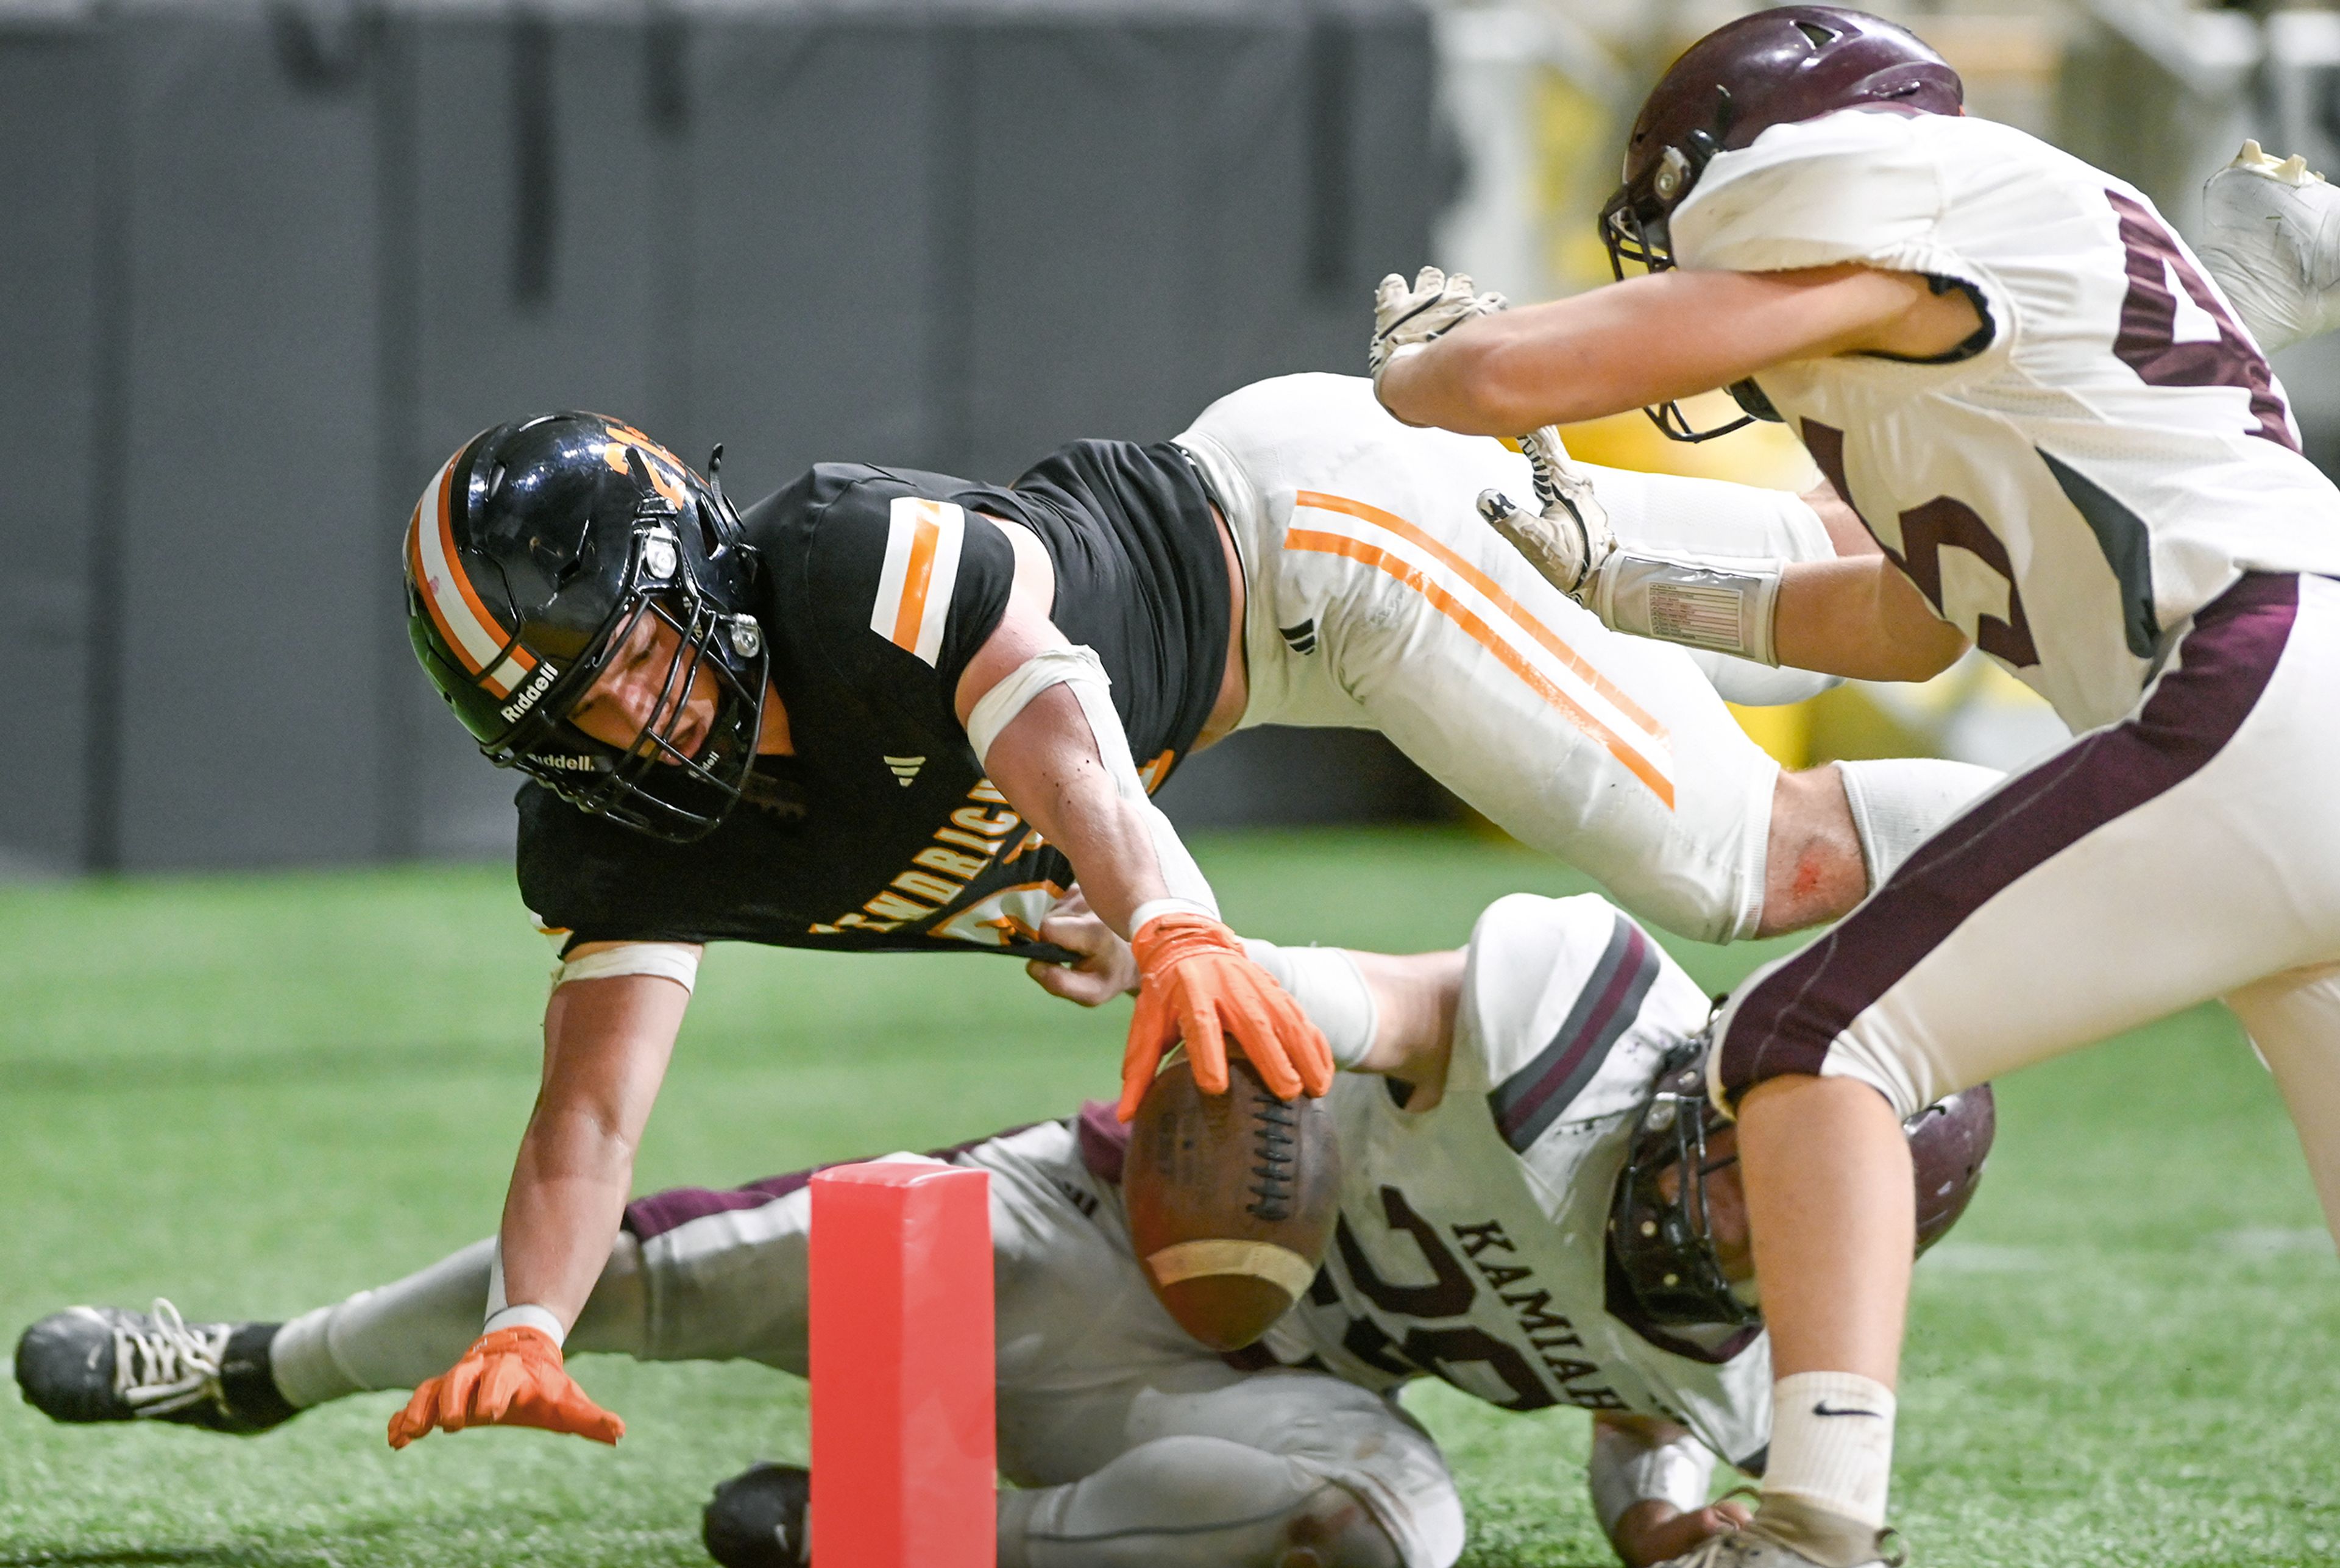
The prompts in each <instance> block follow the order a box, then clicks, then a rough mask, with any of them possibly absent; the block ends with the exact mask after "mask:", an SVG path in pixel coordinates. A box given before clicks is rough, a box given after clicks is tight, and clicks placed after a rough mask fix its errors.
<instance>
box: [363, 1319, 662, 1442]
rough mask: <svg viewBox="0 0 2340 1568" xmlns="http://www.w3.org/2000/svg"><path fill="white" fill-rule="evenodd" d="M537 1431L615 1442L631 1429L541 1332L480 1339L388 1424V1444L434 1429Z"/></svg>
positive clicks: (503, 1332) (511, 1331)
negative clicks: (589, 1391) (573, 1373)
mask: <svg viewBox="0 0 2340 1568" xmlns="http://www.w3.org/2000/svg"><path fill="white" fill-rule="evenodd" d="M466 1426H535V1427H541V1428H542V1429H543V1430H545V1431H547V1432H566V1433H569V1434H572V1435H574V1436H578V1437H590V1438H591V1439H592V1440H593V1441H594V1442H596V1443H615V1442H617V1441H618V1439H619V1438H620V1437H623V1436H624V1435H625V1434H626V1424H625V1423H624V1422H622V1421H620V1420H619V1419H618V1418H617V1417H616V1416H614V1415H612V1414H610V1413H609V1412H608V1411H606V1410H604V1409H602V1408H601V1407H600V1405H598V1404H594V1403H593V1402H592V1400H590V1399H589V1398H587V1397H586V1394H585V1391H584V1390H583V1389H581V1388H580V1387H578V1386H577V1384H576V1383H575V1382H574V1381H573V1380H572V1379H571V1378H570V1375H569V1374H568V1373H567V1372H565V1371H563V1370H562V1369H561V1362H560V1346H559V1345H555V1344H553V1343H552V1336H551V1335H549V1334H547V1333H545V1332H544V1330H542V1329H540V1328H500V1329H498V1330H496V1331H495V1333H493V1334H484V1335H481V1336H480V1337H479V1338H478V1339H475V1340H473V1341H472V1342H471V1349H469V1350H467V1351H465V1352H463V1358H462V1359H461V1361H458V1362H457V1363H456V1364H455V1365H453V1366H451V1367H449V1368H448V1369H447V1370H446V1371H444V1372H442V1373H441V1374H439V1375H438V1376H436V1377H434V1378H432V1379H431V1381H430V1382H428V1383H426V1384H423V1385H422V1386H421V1387H420V1388H418V1389H416V1390H415V1391H414V1397H413V1398H411V1399H410V1400H408V1401H407V1402H406V1408H405V1409H403V1410H402V1411H400V1412H399V1413H398V1414H396V1415H393V1416H392V1417H391V1418H390V1445H391V1446H392V1448H403V1447H405V1446H406V1445H407V1444H410V1443H411V1442H413V1441H414V1440H415V1439H416V1438H418V1437H423V1436H427V1435H429V1434H430V1433H431V1430H432V1429H433V1428H434V1427H435V1428H438V1429H440V1430H441V1431H446V1432H461V1431H462V1430H463V1428H465V1427H466Z"/></svg>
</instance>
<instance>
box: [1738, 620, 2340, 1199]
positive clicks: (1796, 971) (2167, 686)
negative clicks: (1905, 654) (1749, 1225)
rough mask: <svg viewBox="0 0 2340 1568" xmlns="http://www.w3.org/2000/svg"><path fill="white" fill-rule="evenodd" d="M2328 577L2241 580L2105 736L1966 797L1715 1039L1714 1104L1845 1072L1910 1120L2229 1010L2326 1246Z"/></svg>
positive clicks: (2333, 790)
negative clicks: (2309, 1179) (2313, 1203)
mask: <svg viewBox="0 0 2340 1568" xmlns="http://www.w3.org/2000/svg"><path fill="white" fill-rule="evenodd" d="M2335 692H2340V581H2333V580H2331V579H2329V578H2322V577H2290V576H2266V575H2259V576H2249V577H2246V578H2244V579H2243V580H2242V581H2240V582H2238V583H2237V584H2236V586H2235V587H2234V588H2232V589H2230V590H2227V592H2226V595H2225V596H2224V597H2222V598H2220V599H2219V600H2216V602H2214V603H2212V604H2211V605H2209V606H2208V607H2206V608H2205V609H2204V610H2202V611H2201V613H2200V614H2199V615H2197V616H2196V618H2195V620H2194V624H2193V626H2192V627H2191V628H2190V629H2189V630H2187V631H2186V635H2185V636H2184V637H2183V639H2181V640H2180V641H2179V642H2178V644H2177V648H2176V652H2175V653H2174V654H2173V655H2172V657H2171V659H2170V660H2169V662H2168V663H2167V665H2166V666H2165V667H2164V669H2163V670H2162V671H2161V673H2160V674H2159V675H2158V676H2157V678H2156V679H2155V680H2154V683H2153V684H2152V685H2151V686H2150V687H2148V688H2147V690H2146V691H2145V694H2144V695H2143V697H2142V698H2140V700H2138V703H2137V708H2136V710H2134V711H2133V712H2132V713H2131V714H2130V715H2129V717H2127V719H2122V720H2120V721H2119V722H2118V723H2116V724H2109V725H2107V726H2105V727H2104V728H2103V729H2096V730H2091V731H2090V732H2088V733H2087V734H2086V735H2083V736H2080V737H2079V738H2077V739H2075V740H2074V741H2073V742H2072V743H2071V744H2070V745H2068V746H2067V747H2065V748H2064V749H2061V750H2059V751H2057V752H2054V753H2053V754H2051V755H2049V756H2048V757H2047V758H2045V759H2042V760H2041V761H2039V762H2038V763H2035V764H2033V765H2032V766H2031V767H2030V768H2028V769H2025V770H2024V771H2022V772H2020V773H2018V774H2015V775H2014V776H2012V777H2010V778H2009V779H2007V780H2006V781H2005V782H2004V783H2003V784H2001V785H2000V786H1999V787H1998V789H1994V790H1992V791H1991V792H1990V793H1988V794H1987V795H1985V796H1983V797H1982V798H1981V799H1978V800H1977V801H1974V802H1973V803H1972V804H1970V805H1968V807H1967V808H1966V809H1964V810H1963V811H1962V812H1961V813H1960V814H1959V815H1958V816H1956V817H1954V818H1953V819H1951V820H1950V822H1949V823H1948V826H1946V827H1944V828H1943V829H1939V830H1938V832H1936V833H1935V835H1934V836H1933V837H1932V838H1931V839H1929V840H1928V841H1927V842H1926V843H1925V844H1924V845H1923V846H1921V847H1920V848H1919V849H1918V850H1917V852H1916V853H1915V854H1913V855H1912V856H1910V858H1909V860H1908V861H1907V862H1906V863H1904V864H1903V865H1902V866H1901V868H1899V870H1897V871H1895V872H1894V873H1893V875H1892V876H1891V877H1890V878H1888V879H1887V880H1886V882H1885V884H1884V886H1883V887H1881V888H1878V889H1877V891H1875V892H1874V893H1872V894H1871V895H1870V896H1869V898H1868V899H1867V901H1866V902H1864V903H1863V904H1861V906H1860V907H1859V908H1857V909H1855V910H1854V911H1853V912H1852V913H1851V914H1849V915H1848V916H1846V917H1845V918H1844V919H1843V920H1841V921H1839V923H1838V924H1837V926H1836V927H1835V928H1833V929H1832V930H1830V931H1829V933H1828V935H1826V936H1824V937H1822V938H1819V940H1818V941H1816V942H1814V943H1813V944H1812V945H1811V946H1810V947H1809V948H1804V949H1803V950H1802V951H1801V952H1799V953H1797V954H1795V955H1793V956H1792V957H1790V958H1784V959H1781V960H1780V961H1779V962H1777V963H1775V964H1772V965H1770V966H1769V967H1768V968H1763V969H1760V970H1758V971H1757V972H1756V973H1755V975H1754V976H1753V977H1752V978H1750V979H1749V980H1748V981H1747V982H1746V984H1744V985H1742V986H1741V987H1740V988H1739V990H1738V991H1737V993H1736V994H1734V995H1733V997H1731V999H1730V1006H1729V1007H1727V1008H1726V1009H1725V1010H1724V1013H1723V1015H1722V1017H1721V1019H1720V1022H1719V1024H1718V1026H1717V1031H1716V1041H1717V1048H1716V1050H1715V1051H1714V1053H1713V1056H1712V1058H1711V1069H1710V1070H1711V1072H1712V1075H1713V1084H1714V1088H1715V1092H1716V1094H1717V1097H1719V1098H1720V1100H1722V1101H1723V1102H1724V1103H1726V1104H1729V1103H1731V1102H1734V1101H1735V1100H1736V1099H1737V1097H1739V1096H1740V1094H1742V1093H1744V1092H1745V1091H1746V1090H1747V1089H1748V1088H1749V1087H1752V1086H1753V1085H1754V1084H1756V1083H1760V1082H1761V1081H1762V1080H1764V1079H1766V1078H1770V1077H1780V1076H1782V1075H1787V1074H1798V1073H1800V1074H1817V1075H1819V1076H1822V1077H1853V1078H1858V1079H1859V1080H1860V1081H1862V1082H1864V1083H1868V1084H1869V1085H1871V1086H1873V1087H1875V1088H1876V1089H1877V1090H1878V1091H1879V1093H1881V1094H1882V1095H1884V1096H1885V1097H1886V1098H1887V1099H1889V1100H1890V1101H1891V1102H1892V1103H1893V1107H1894V1109H1895V1111H1896V1113H1897V1114H1899V1115H1902V1116H1909V1115H1910V1114H1912V1113H1914V1112H1915V1111H1916V1110H1917V1109H1918V1107H1921V1106H1925V1105H1928V1104H1930V1103H1931V1102H1933V1101H1935V1100H1938V1099H1939V1098H1941V1097H1943V1096H1945V1095H1948V1094H1950V1093H1952V1092H1954V1091H1956V1090H1958V1089H1962V1088H1965V1087H1968V1086H1970V1085H1973V1084H1978V1083H1982V1082H1984V1081H1986V1080H1988V1079H1991V1078H1996V1077H2000V1076H2002V1075H2004V1074H2007V1073H2009V1072H2012V1071H2014V1070H2016V1069H2017V1068H2018V1067H2028V1066H2029V1065H2031V1064H2032V1063H2034V1062H2040V1061H2045V1060H2047V1059H2048V1058H2049V1057H2056V1056H2059V1055H2061V1054H2063V1053H2064V1052H2066V1051H2069V1050H2074V1049H2077V1047H2082V1046H2085V1045H2087V1044H2089V1043H2091V1042H2093V1041H2096V1040H2100V1039H2103V1038H2105V1037H2107V1036H2108V1035H2115V1034H2118V1033H2120V1032H2121V1031H2122V1030H2125V1029H2129V1028H2134V1027H2137V1025H2140V1024H2144V1023H2148V1022H2150V1021H2152V1020H2153V1019H2155V1018H2157V1017H2164V1016H2165V1015H2166V1014H2169V1013H2173V1012H2176V1011H2177V1010H2178V1009H2179V1008H2181V1007H2190V1006H2192V1005H2194V1004H2195V1003H2197V1002H2203V1001H2207V1000H2210V999H2211V998H2213V997H2222V998H2224V999H2225V1001H2226V1004H2227V1006H2228V1007H2232V1008H2233V1009H2234V1011H2235V1013H2236V1016H2237V1017H2240V1018H2241V1019H2242V1021H2243V1026H2244V1027H2245V1028H2246V1029H2247V1030H2248V1031H2249V1033H2250V1037H2251V1039H2252V1041H2253V1042H2254V1043H2255V1044H2256V1046H2257V1047H2258V1049H2259V1054H2260V1055H2261V1057H2264V1058H2265V1060H2266V1064H2267V1066H2268V1067H2269V1068H2270V1069H2271V1070H2272V1071H2273V1072H2274V1075H2275V1080H2276V1087H2277V1088H2278V1089H2280V1090H2281V1091H2282V1094H2283V1097H2284V1102H2285V1106H2286V1107H2288V1108H2289V1110H2290V1112H2291V1118H2292V1122H2293V1124H2294V1126H2296V1127H2297V1129H2298V1131H2299V1136H2300V1141H2301V1143H2302V1145H2303V1146H2305V1150H2306V1154H2307V1164H2308V1169H2309V1172H2310V1174H2311V1175H2312V1176H2314V1178H2315V1187H2316V1192H2317V1196H2319V1197H2320V1198H2321V1199H2322V1201H2323V1205H2324V1212H2325V1219H2326V1221H2327V1222H2328V1223H2329V1224H2330V1226H2331V1227H2332V1230H2333V1233H2334V1235H2335V1237H2340V785H2335V780H2340V722H2335V715H2334V700H2335V699H2334V693H2335Z"/></svg>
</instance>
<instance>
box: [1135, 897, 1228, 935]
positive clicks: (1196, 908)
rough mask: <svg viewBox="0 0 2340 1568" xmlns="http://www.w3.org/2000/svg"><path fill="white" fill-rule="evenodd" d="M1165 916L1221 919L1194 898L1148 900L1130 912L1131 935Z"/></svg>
mask: <svg viewBox="0 0 2340 1568" xmlns="http://www.w3.org/2000/svg"><path fill="white" fill-rule="evenodd" d="M1164 915H1200V916H1202V917H1203V918H1205V919H1206V920H1215V919H1217V918H1219V912H1218V911H1217V910H1216V909H1212V908H1205V907H1204V906H1203V905H1201V904H1197V903H1196V902H1195V900H1193V899H1192V898H1148V899H1146V900H1145V902H1144V903H1143V904H1140V905H1139V906H1137V908H1135V909H1132V910H1131V911H1130V912H1129V934H1130V935H1131V936H1133V937H1135V936H1136V935H1137V933H1138V932H1140V931H1143V930H1144V929H1145V928H1146V927H1148V926H1150V925H1152V924H1153V923H1154V922H1155V920H1156V919H1158V918H1161V917H1162V916H1164Z"/></svg>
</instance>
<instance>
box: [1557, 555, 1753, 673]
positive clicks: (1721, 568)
mask: <svg viewBox="0 0 2340 1568" xmlns="http://www.w3.org/2000/svg"><path fill="white" fill-rule="evenodd" d="M1782 564H1783V563H1782V562H1780V561H1758V560H1751V559H1747V558H1741V557H1714V556H1696V555H1681V556H1667V555H1657V554H1653V553H1644V552H1642V551H1632V550H1618V551H1614V552H1612V553H1611V555H1610V557H1609V558H1608V559H1607V560H1606V561H1602V562H1601V564H1600V566H1598V567H1597V568H1595V569H1594V571H1593V573H1592V581H1591V582H1590V583H1588V584H1587V585H1586V588H1587V591H1586V593H1585V594H1584V602H1585V604H1586V606H1587V608H1589V609H1591V611H1592V612H1593V613H1594V614H1595V615H1598V616H1599V617H1600V618H1601V623H1602V624H1603V625H1605V626H1607V627H1609V628H1610V629H1611V630H1616V631H1623V632H1629V633H1631V635H1633V636H1635V637H1652V638H1655V639H1657V640H1660V641H1661V642H1679V643H1682V644H1684V645H1685V646H1688V647H1691V648H1710V649H1713V650H1716V651H1717V652H1720V653H1728V654H1730V655H1731V656H1732V657H1734V658H1738V659H1751V660H1754V661H1755V662H1756V663H1758V664H1771V665H1776V664H1778V663H1779V662H1780V658H1779V655H1778V654H1777V653H1776V652H1775V651H1773V647H1772V625H1773V622H1774V620H1775V619H1776V617H1777V616H1778V613H1779V608H1780V571H1781V569H1782Z"/></svg>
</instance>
